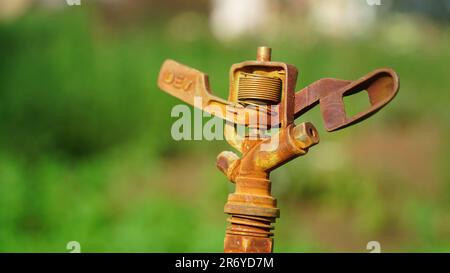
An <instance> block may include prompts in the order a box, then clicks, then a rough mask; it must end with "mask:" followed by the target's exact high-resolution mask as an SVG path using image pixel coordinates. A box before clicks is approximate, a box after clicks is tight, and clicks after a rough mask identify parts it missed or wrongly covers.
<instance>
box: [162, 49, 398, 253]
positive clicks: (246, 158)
mask: <svg viewBox="0 0 450 273" xmlns="http://www.w3.org/2000/svg"><path fill="white" fill-rule="evenodd" d="M296 81H297V69H296V68H295V67H294V66H292V65H289V64H286V63H282V62H272V61H271V49H270V48H268V47H258V50H257V58H256V61H246V62H242V63H238V64H234V65H233V66H232V67H231V69H230V92H229V98H228V100H223V99H220V98H218V97H215V96H213V95H212V93H211V91H210V89H209V82H208V77H207V75H206V74H204V73H202V72H200V71H197V70H195V69H192V68H190V67H187V66H184V65H182V64H179V63H177V62H175V61H172V60H166V61H165V62H164V64H163V66H162V68H161V71H160V74H159V78H158V86H159V87H160V88H161V89H162V90H164V91H166V92H167V93H169V94H171V95H173V96H175V97H178V98H180V99H181V100H183V101H184V102H186V103H188V104H191V105H194V106H195V107H198V108H200V109H201V110H203V111H206V112H208V113H210V114H213V115H215V116H218V117H220V118H222V119H224V120H225V121H226V123H225V130H224V134H225V138H226V140H227V142H228V143H229V144H230V145H231V146H232V147H234V148H235V149H236V150H237V151H239V152H240V153H241V154H242V156H241V157H239V156H237V155H236V154H235V153H233V152H229V151H224V152H222V153H220V154H219V155H218V157H217V167H218V168H219V169H220V170H221V171H222V172H223V173H224V174H225V175H226V176H227V178H228V179H229V180H230V181H231V182H232V183H235V185H236V190H235V192H234V193H232V194H230V195H229V196H228V201H227V203H226V205H225V209H224V211H225V213H227V214H229V215H230V217H229V218H228V222H229V223H230V225H229V226H228V228H227V230H226V235H225V241H224V251H225V252H252V253H269V252H272V249H273V239H272V236H273V229H274V227H273V223H274V222H275V219H276V218H278V217H279V215H280V213H279V209H278V208H277V204H276V199H275V198H273V197H272V195H271V182H270V172H271V171H272V170H274V169H276V168H278V167H279V166H281V165H283V164H285V163H286V162H288V161H290V160H292V159H294V158H296V157H298V156H301V155H304V154H306V153H307V152H308V148H310V147H311V146H313V145H315V144H317V143H318V142H319V134H318V132H317V130H316V128H315V127H314V126H313V125H312V124H311V123H309V122H304V123H300V124H299V125H295V124H294V120H295V119H296V118H297V117H299V116H301V115H302V114H304V113H305V112H306V111H308V110H309V109H311V108H312V107H314V106H315V105H317V104H320V108H321V112H322V117H323V120H324V124H325V128H326V129H327V131H335V130H339V129H342V128H345V127H347V126H350V125H353V124H355V123H358V122H360V121H362V120H364V119H366V118H368V117H369V116H371V115H373V114H374V113H376V112H377V111H378V110H380V109H381V108H382V107H383V106H384V105H386V104H387V103H388V102H389V101H391V100H392V99H393V98H394V96H395V95H396V93H397V91H398V88H399V81H398V76H397V74H396V73H395V72H394V71H393V70H392V69H388V68H383V69H377V70H375V71H373V72H371V73H369V74H367V75H365V76H364V77H362V78H360V79H359V80H356V81H346V80H339V79H332V78H325V79H321V80H318V81H316V82H314V83H312V84H311V85H309V86H307V87H305V88H304V89H302V90H300V91H298V92H295V84H296ZM361 91H366V92H367V94H368V96H369V100H370V103H371V106H370V107H369V109H367V110H365V111H363V112H361V113H358V114H356V115H354V116H352V117H348V116H347V115H346V112H345V106H344V103H343V97H344V96H349V95H352V94H355V93H358V92H361ZM196 100H197V101H200V102H201V103H200V104H199V103H196V102H195V101H196ZM240 129H241V130H240ZM273 131H276V132H273Z"/></svg>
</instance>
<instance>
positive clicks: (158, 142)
mask: <svg viewBox="0 0 450 273" xmlns="http://www.w3.org/2000/svg"><path fill="white" fill-rule="evenodd" d="M83 7H86V8H83V9H66V10H64V11H58V12H54V11H42V10H34V11H33V12H30V13H29V14H28V15H26V16H24V17H22V18H20V19H19V20H16V21H14V22H9V23H6V22H4V23H2V24H1V25H0V60H1V61H0V132H1V134H0V151H1V152H0V251H4V252H5V251H7V252H11V251H19V252H23V251H44V252H48V251H50V252H65V251H66V249H65V245H66V243H67V242H69V241H72V240H76V241H79V242H80V243H81V247H82V251H84V252H88V251H89V252H90V251H92V252H97V251H106V252H113V251H114V252H115V251H130V252H165V251H168V252H172V251H178V252H190V251H192V252H207V251H212V252H220V251H221V249H222V243H223V235H224V229H225V225H226V222H225V218H226V216H225V215H223V214H222V211H223V205H224V203H225V201H226V197H227V194H228V192H229V191H231V190H232V186H231V185H228V182H227V181H226V179H225V178H224V177H223V176H222V175H221V174H220V173H219V172H218V171H217V170H216V169H215V162H214V160H215V155H216V154H218V153H219V152H220V151H222V150H224V149H229V147H228V146H227V144H226V143H224V142H208V141H180V142H176V141H173V140H172V139H171V137H170V127H171V124H172V122H173V121H174V120H175V119H174V118H171V117H170V110H171V107H172V106H174V105H176V104H178V103H179V101H178V100H177V99H174V98H171V97H170V96H168V95H167V94H165V93H162V92H160V91H159V90H158V88H157V86H156V78H157V75H158V71H159V68H160V65H161V63H162V62H163V60H164V59H166V58H172V59H176V60H179V61H180V62H183V63H186V64H189V65H190V66H192V67H196V68H198V69H199V70H201V71H205V72H207V73H208V74H209V75H210V80H211V84H212V88H213V90H214V92H216V93H217V94H218V95H219V96H222V97H226V95H227V92H228V69H229V67H230V65H231V64H233V63H237V62H241V61H243V60H248V59H252V58H253V57H254V50H255V47H256V46H257V45H259V44H260V43H266V42H267V41H266V40H261V39H258V38H257V37H247V38H246V39H242V40H240V41H236V42H234V43H230V44H226V43H220V42H218V41H216V40H215V39H214V38H213V37H212V36H211V34H210V33H209V31H208V26H207V18H206V17H205V16H203V15H201V14H200V15H192V14H190V15H189V14H188V15H183V16H185V17H183V18H185V20H182V19H179V17H178V19H177V20H179V21H176V20H172V21H170V23H168V22H166V21H164V20H151V19H148V21H146V20H144V21H143V22H142V21H140V22H139V24H130V25H127V26H121V25H120V24H114V22H111V21H109V20H108V19H107V18H106V17H105V16H104V15H103V14H102V13H101V11H100V10H98V9H96V8H95V6H89V5H88V6H83ZM186 18H187V19H186ZM180 20H181V21H180ZM389 23H390V22H384V23H383V24H382V23H380V26H379V28H377V29H376V31H375V32H374V33H373V34H371V35H370V37H369V38H363V39H356V40H354V41H347V40H332V41H330V40H327V39H326V38H323V37H315V36H314V33H309V35H310V36H308V35H306V37H310V39H308V40H306V39H305V40H299V38H298V37H293V36H295V33H290V34H288V35H285V36H279V37H276V39H273V40H271V41H270V45H271V46H272V47H273V50H274V54H273V58H274V59H275V60H281V61H286V62H289V63H292V64H295V65H296V66H297V67H298V68H299V71H300V74H299V82H298V84H297V88H298V89H300V87H303V86H305V85H307V84H309V83H311V82H313V81H315V80H317V79H319V78H322V77H336V78H343V79H355V78H357V77H359V76H361V75H363V74H365V73H367V72H369V71H370V70H372V69H375V68H377V67H380V66H390V67H392V68H394V69H395V70H396V71H397V72H398V73H399V75H400V77H401V91H400V93H399V95H398V97H397V98H396V99H395V100H394V102H393V103H392V104H390V105H389V106H388V107H387V108H386V109H385V110H383V111H381V112H380V113H379V114H377V115H376V116H375V117H374V118H372V119H370V121H367V122H365V123H364V124H363V125H358V126H355V127H352V128H351V129H348V130H344V131H342V132H336V133H333V134H328V133H326V132H325V131H324V129H323V126H322V125H321V119H320V115H319V111H318V110H315V111H312V113H308V114H307V115H306V116H305V117H304V118H302V120H310V121H313V122H314V124H315V125H316V126H317V127H318V129H319V132H321V138H322V143H321V144H320V145H318V146H316V147H314V148H312V149H311V151H310V153H309V154H308V155H307V156H306V157H303V158H299V159H297V160H295V161H292V162H290V163H289V164H287V166H285V167H284V168H281V169H279V170H277V171H275V172H274V173H273V181H274V184H273V191H274V196H276V197H277V198H278V200H279V206H280V208H281V215H282V217H281V218H280V219H279V220H278V221H277V224H276V233H277V237H276V244H275V251H277V252H290V251H292V252H299V251H366V250H365V246H366V243H367V242H368V241H372V240H378V241H380V242H381V245H382V251H450V234H449V233H450V232H449V231H450V214H449V213H448V210H449V209H450V199H449V198H448V196H449V194H450V169H449V168H448V162H450V156H449V154H450V148H449V145H448V144H447V143H446V141H445V140H446V139H447V138H448V137H450V135H449V133H450V130H449V127H450V126H449V124H450V111H449V110H448V106H447V104H448V101H449V99H450V95H449V92H448V89H449V87H450V80H449V77H448V64H449V63H450V51H449V48H448V45H449V42H450V39H449V30H448V26H447V25H441V26H428V25H425V26H422V27H421V28H420V29H419V31H418V33H417V35H420V37H419V41H420V42H419V43H418V44H415V45H414V46H413V45H411V48H409V47H408V50H406V51H405V50H403V51H402V48H401V46H403V44H400V45H399V44H396V43H395V42H391V43H390V42H389V41H391V40H392V39H391V38H392V37H395V35H396V33H391V32H390V31H392V29H390V30H389V29H388V30H387V28H386V24H389ZM419 25H420V23H419ZM180 28H181V31H180ZM184 28H185V29H184ZM427 28H431V29H427ZM399 31H402V29H400V30H399ZM301 37H305V35H303V36H301ZM389 39H391V40H389ZM393 41H396V40H395V39H394V40H393ZM363 103H364V102H357V103H356V106H355V107H360V106H361V104H363Z"/></svg>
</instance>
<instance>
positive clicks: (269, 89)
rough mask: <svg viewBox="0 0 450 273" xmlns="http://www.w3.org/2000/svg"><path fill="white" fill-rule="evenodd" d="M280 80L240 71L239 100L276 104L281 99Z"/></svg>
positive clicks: (250, 102)
mask: <svg viewBox="0 0 450 273" xmlns="http://www.w3.org/2000/svg"><path fill="white" fill-rule="evenodd" d="M281 86H282V81H281V79H280V78H277V77H270V76H266V75H260V74H255V73H244V72H243V73H241V75H240V77H239V91H238V100H239V102H243V103H249V104H252V103H254V104H277V103H279V102H280V100H281Z"/></svg>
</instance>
